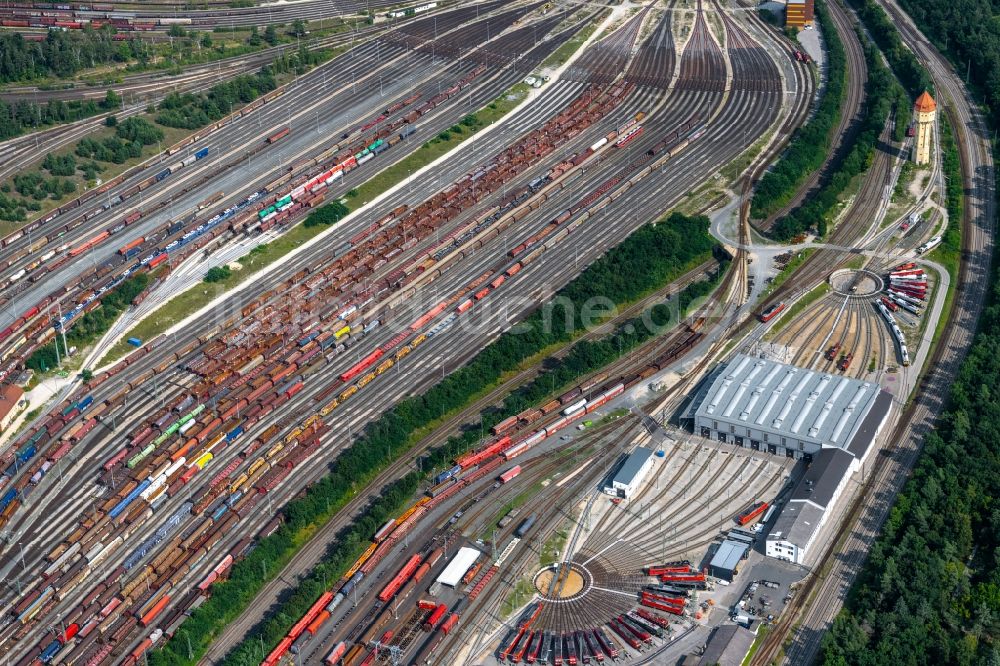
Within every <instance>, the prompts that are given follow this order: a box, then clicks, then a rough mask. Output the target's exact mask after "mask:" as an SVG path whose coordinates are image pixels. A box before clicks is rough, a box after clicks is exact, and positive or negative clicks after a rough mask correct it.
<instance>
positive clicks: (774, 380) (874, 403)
mask: <svg viewBox="0 0 1000 666" xmlns="http://www.w3.org/2000/svg"><path fill="white" fill-rule="evenodd" d="M891 408H892V396H891V395H890V394H889V393H887V392H886V391H884V390H882V389H881V387H879V385H878V384H875V383H873V382H864V381H861V380H858V379H851V378H849V377H843V376H839V375H833V374H830V373H828V372H817V371H814V370H807V369H805V368H798V367H795V366H792V365H787V364H784V363H779V362H777V361H772V360H769V359H763V358H756V357H753V356H747V355H744V354H738V355H736V356H734V357H733V359H732V360H731V361H729V362H728V363H726V364H724V365H722V366H721V367H720V368H718V369H717V370H716V372H715V373H714V374H713V375H712V376H710V377H709V378H708V379H707V380H706V381H705V382H703V383H702V387H701V389H700V390H699V391H698V393H697V394H696V395H695V398H694V400H693V401H692V403H691V404H690V405H689V406H688V408H687V410H686V412H685V413H684V414H683V415H682V416H681V418H682V420H685V419H686V420H688V421H689V422H690V423H691V425H692V427H693V428H694V432H695V433H697V434H700V435H701V436H703V437H710V438H712V439H716V440H719V441H722V442H728V443H731V444H735V445H736V446H742V447H746V448H750V449H754V450H756V451H767V452H768V453H773V454H776V455H779V456H787V457H789V458H802V457H811V456H815V455H816V454H818V453H819V452H820V451H821V450H823V449H826V448H831V447H832V448H838V449H842V450H845V451H847V452H848V453H850V454H851V455H852V456H854V457H856V458H858V459H859V460H863V459H864V457H865V455H866V454H867V452H868V450H869V448H870V444H871V443H872V442H873V441H874V440H875V438H876V437H877V436H878V434H879V432H881V430H882V427H883V426H884V425H885V423H886V421H887V419H888V417H889V413H890V411H891Z"/></svg>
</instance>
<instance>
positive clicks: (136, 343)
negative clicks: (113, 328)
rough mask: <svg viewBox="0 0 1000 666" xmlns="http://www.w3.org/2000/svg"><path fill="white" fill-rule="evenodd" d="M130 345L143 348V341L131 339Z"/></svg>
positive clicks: (129, 340)
mask: <svg viewBox="0 0 1000 666" xmlns="http://www.w3.org/2000/svg"><path fill="white" fill-rule="evenodd" d="M128 343H129V344H130V345H132V346H133V347H141V346H142V340H140V339H139V338H129V339H128Z"/></svg>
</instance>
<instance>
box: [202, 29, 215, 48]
mask: <svg viewBox="0 0 1000 666" xmlns="http://www.w3.org/2000/svg"><path fill="white" fill-rule="evenodd" d="M201 48H203V49H210V48H212V33H210V32H206V33H205V34H204V35H202V36H201Z"/></svg>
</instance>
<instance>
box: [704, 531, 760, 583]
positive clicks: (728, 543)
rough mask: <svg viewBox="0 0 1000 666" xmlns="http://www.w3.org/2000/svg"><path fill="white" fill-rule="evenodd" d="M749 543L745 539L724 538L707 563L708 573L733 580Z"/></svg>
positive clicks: (747, 550) (745, 555)
mask: <svg viewBox="0 0 1000 666" xmlns="http://www.w3.org/2000/svg"><path fill="white" fill-rule="evenodd" d="M749 550H750V544H748V543H746V542H745V541H737V540H734V539H726V540H725V541H723V542H722V545H720V546H719V549H718V550H717V551H715V554H714V555H713V556H712V561H711V562H709V563H708V573H709V575H711V576H715V577H716V578H721V579H722V580H728V581H729V582H732V581H733V578H735V577H736V574H738V573H739V570H740V563H741V562H743V560H745V559H746V557H747V553H748V552H749Z"/></svg>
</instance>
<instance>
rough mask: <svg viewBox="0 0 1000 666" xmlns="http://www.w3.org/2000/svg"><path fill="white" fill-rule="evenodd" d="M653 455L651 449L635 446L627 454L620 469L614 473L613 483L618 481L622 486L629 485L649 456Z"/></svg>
mask: <svg viewBox="0 0 1000 666" xmlns="http://www.w3.org/2000/svg"><path fill="white" fill-rule="evenodd" d="M652 455H653V450H652V449H647V448H646V447H644V446H639V447H636V449H635V451H633V452H632V453H631V455H629V457H628V459H626V460H625V462H624V463H623V464H622V466H621V469H619V470H618V473H617V474H615V478H614V481H613V483H618V484H621V485H623V486H631V485H632V482H633V481H634V480H635V477H636V476H638V474H639V471H640V470H641V469H642V466H643V465H645V464H646V461H647V460H649V458H650V456H652Z"/></svg>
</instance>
